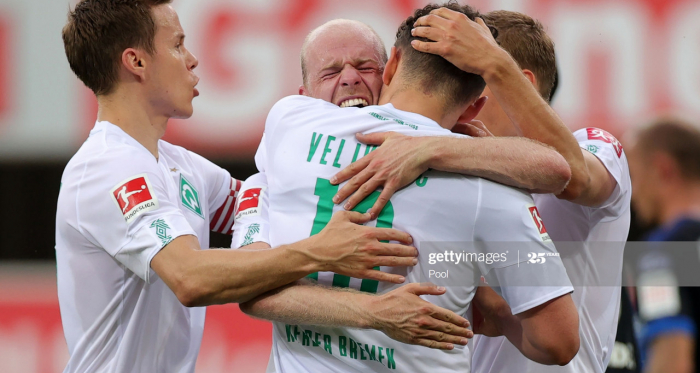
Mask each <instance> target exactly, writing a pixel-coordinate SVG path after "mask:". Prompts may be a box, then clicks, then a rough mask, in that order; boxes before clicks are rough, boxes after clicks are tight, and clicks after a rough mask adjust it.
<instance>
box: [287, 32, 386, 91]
mask: <svg viewBox="0 0 700 373" xmlns="http://www.w3.org/2000/svg"><path fill="white" fill-rule="evenodd" d="M334 26H351V27H356V28H357V29H358V30H359V29H365V30H364V31H366V32H368V33H369V35H371V38H372V39H373V40H372V43H373V44H374V45H373V46H374V48H375V49H376V50H377V55H378V56H379V61H377V62H379V67H380V69H381V70H382V71H383V70H384V66H385V65H386V61H387V60H388V59H389V57H388V56H387V54H386V47H385V46H384V42H383V41H382V38H381V37H379V34H377V31H375V30H374V29H373V28H372V26H370V25H368V24H366V23H362V22H360V21H355V20H351V19H334V20H331V21H328V22H326V23H324V24H322V25H321V26H318V27H316V28H315V29H313V30H312V31H311V32H310V33H309V34H308V35H306V38H305V39H304V44H302V46H301V78H302V82H303V83H304V86H305V87H308V86H307V83H308V79H309V70H308V69H307V68H306V50H307V49H308V48H309V45H310V44H311V43H313V41H314V39H315V38H316V36H318V34H319V33H320V32H322V31H324V30H326V29H328V28H329V27H334Z"/></svg>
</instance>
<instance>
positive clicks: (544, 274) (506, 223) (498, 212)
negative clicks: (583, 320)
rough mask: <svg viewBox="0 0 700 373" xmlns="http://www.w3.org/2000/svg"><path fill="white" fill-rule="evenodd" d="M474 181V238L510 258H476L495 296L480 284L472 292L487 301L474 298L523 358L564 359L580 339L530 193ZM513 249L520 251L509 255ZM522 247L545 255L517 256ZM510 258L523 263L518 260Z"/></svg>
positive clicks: (565, 281)
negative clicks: (477, 185) (485, 261)
mask: <svg viewBox="0 0 700 373" xmlns="http://www.w3.org/2000/svg"><path fill="white" fill-rule="evenodd" d="M480 183H481V184H482V185H481V187H480V191H481V192H480V196H481V198H480V204H479V208H478V210H477V211H476V212H475V213H476V214H477V215H476V216H477V220H476V224H475V227H474V241H475V242H478V243H480V245H481V246H479V247H483V250H486V252H494V253H501V254H502V253H504V252H509V254H507V255H510V258H511V259H509V260H508V261H506V262H499V263H496V262H494V263H493V264H483V263H480V264H479V268H480V270H481V273H483V274H484V277H485V278H486V280H487V282H488V283H489V284H491V285H492V286H497V287H498V289H499V290H500V296H498V294H496V293H495V292H493V291H492V290H491V289H490V288H488V287H484V288H483V289H482V288H480V289H479V291H478V292H477V296H481V298H482V299H483V298H484V294H486V295H491V297H489V298H487V299H488V300H490V303H489V302H485V301H481V302H479V299H477V300H476V301H475V304H476V305H477V306H478V307H479V310H480V311H481V312H482V314H485V315H487V317H486V318H487V319H491V320H493V321H494V322H495V323H496V325H498V328H497V329H498V331H499V333H498V334H502V335H504V336H506V338H508V340H509V341H510V342H511V343H513V345H514V346H515V347H517V348H518V349H519V350H520V352H521V353H522V354H523V355H525V356H526V357H527V358H529V359H531V360H533V361H536V362H538V363H541V364H548V365H552V364H557V365H565V364H567V363H568V362H569V361H570V360H571V359H573V357H574V356H575V355H576V353H577V352H578V349H579V343H580V341H579V333H578V331H579V319H578V312H577V310H576V307H575V305H574V303H573V300H572V299H571V295H570V293H571V292H572V291H573V287H572V286H571V281H570V280H569V278H568V275H567V274H566V269H565V268H564V265H563V263H562V261H561V258H560V257H559V256H557V255H556V254H557V252H556V248H555V247H554V245H553V244H552V241H551V239H550V238H549V236H548V234H547V232H546V228H545V227H544V224H543V222H542V220H541V218H540V217H539V212H538V211H537V208H536V207H535V206H534V203H533V200H532V197H531V196H529V195H528V194H527V193H525V192H523V191H520V190H516V189H513V188H509V187H506V186H503V185H500V184H495V183H491V182H488V181H485V180H481V181H480ZM504 232H507V233H505V234H504ZM518 250H519V251H520V252H521V253H520V254H519V256H517V257H514V256H515V255H516V254H515V252H516V251H518ZM527 252H534V253H537V254H538V256H541V257H542V258H546V259H545V260H542V261H541V262H539V263H535V264H533V263H527V261H526V259H522V258H525V253H527ZM539 254H541V255H539ZM550 254H551V255H550ZM516 258H517V259H518V260H521V261H523V263H520V264H518V260H516ZM484 291H486V293H484ZM493 296H496V297H493ZM500 297H502V299H501V298H500Z"/></svg>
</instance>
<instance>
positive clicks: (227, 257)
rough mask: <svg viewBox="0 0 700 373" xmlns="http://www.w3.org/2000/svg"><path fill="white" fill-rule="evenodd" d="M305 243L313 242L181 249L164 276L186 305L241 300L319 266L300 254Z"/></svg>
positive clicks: (318, 268) (291, 280)
mask: <svg viewBox="0 0 700 373" xmlns="http://www.w3.org/2000/svg"><path fill="white" fill-rule="evenodd" d="M307 245H313V242H311V238H310V239H306V240H302V241H299V242H297V243H294V244H290V245H284V246H280V247H277V248H275V249H267V250H244V249H241V250H226V249H210V250H197V251H194V252H189V253H187V252H184V253H183V256H182V258H176V259H179V260H171V261H170V263H176V262H179V263H181V264H180V265H179V266H180V268H178V269H176V270H171V271H169V273H175V274H176V275H175V276H171V277H170V278H169V279H167V280H166V279H164V280H165V281H166V283H168V285H169V286H170V288H171V289H173V291H174V292H175V294H176V295H177V296H178V299H180V301H181V302H182V303H183V304H184V305H186V306H190V307H193V306H206V305H211V304H223V303H231V302H245V301H247V300H250V299H252V298H255V297H256V296H258V295H260V294H262V293H264V292H267V291H270V290H272V289H275V288H278V287H280V286H284V285H286V284H289V283H291V282H293V281H296V280H298V279H300V278H302V277H304V276H306V275H308V274H310V273H313V272H317V271H319V270H322V268H321V265H320V264H319V263H317V262H316V261H315V260H313V259H312V258H309V256H308V255H305V254H304V252H305V249H306V246H307ZM176 255H177V254H176ZM154 269H155V267H154Z"/></svg>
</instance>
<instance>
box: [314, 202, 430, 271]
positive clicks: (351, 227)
mask: <svg viewBox="0 0 700 373" xmlns="http://www.w3.org/2000/svg"><path fill="white" fill-rule="evenodd" d="M370 220H371V217H370V216H369V214H361V213H359V212H354V211H339V212H337V213H335V214H334V215H333V217H332V218H331V220H330V222H328V225H326V227H325V228H323V230H321V232H319V234H317V235H315V236H312V237H310V238H309V239H310V240H312V241H313V242H314V243H315V244H312V245H310V246H309V249H308V251H307V252H306V254H308V255H309V256H311V258H312V260H314V261H316V262H317V263H320V265H321V268H320V269H319V270H320V271H330V272H335V273H339V274H341V275H346V276H350V277H356V278H367V279H372V280H379V281H387V282H392V283H396V284H401V283H403V282H404V281H405V280H406V279H405V278H404V277H403V276H401V275H397V274H391V273H386V272H381V271H379V270H375V269H374V267H379V266H390V267H395V266H397V267H405V266H410V267H412V266H414V265H416V264H417V263H418V259H416V257H417V256H418V250H417V249H416V248H415V247H413V246H407V245H410V244H411V243H413V238H411V236H410V235H409V234H408V233H405V232H401V231H398V230H396V229H390V228H374V227H366V226H364V225H360V224H364V223H366V222H368V221H370ZM380 241H398V242H400V243H404V244H406V245H403V244H397V243H384V242H380Z"/></svg>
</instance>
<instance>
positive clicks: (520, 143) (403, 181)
mask: <svg viewBox="0 0 700 373" xmlns="http://www.w3.org/2000/svg"><path fill="white" fill-rule="evenodd" d="M357 137H358V139H359V140H360V141H362V142H365V143H368V144H373V145H381V146H380V147H379V148H377V150H375V151H373V152H371V153H370V154H368V155H366V156H364V157H363V158H361V159H360V160H358V161H357V162H355V163H353V164H351V165H350V166H348V167H346V168H345V169H344V170H342V171H341V172H339V173H338V174H336V175H335V176H334V178H333V179H331V182H332V183H334V184H339V183H342V182H343V181H345V180H348V179H350V180H349V181H348V182H347V183H346V184H345V185H344V186H343V187H342V188H341V189H340V190H339V191H338V195H337V196H336V198H335V199H334V202H335V203H340V202H341V201H343V200H345V199H346V198H347V197H348V196H350V198H349V199H348V201H347V205H346V206H345V208H346V209H351V208H353V207H354V206H355V205H357V204H358V203H359V202H360V201H362V200H363V199H364V198H365V197H366V196H367V195H369V194H370V193H372V192H373V191H374V190H376V189H377V188H379V187H383V190H382V193H381V195H380V196H379V198H378V199H377V202H376V204H375V205H374V207H373V208H372V211H381V209H382V208H383V207H384V205H385V204H386V203H387V201H388V200H389V199H390V198H391V196H392V195H393V194H394V193H395V192H396V191H397V190H399V189H400V188H403V187H404V186H406V185H408V184H410V183H412V182H413V181H414V180H415V179H416V178H418V176H420V174H422V173H423V172H425V171H426V170H428V169H429V168H430V169H435V170H439V171H445V172H455V173H461V174H465V175H472V176H478V177H483V178H486V179H490V180H493V181H496V182H499V183H503V184H506V185H511V186H515V187H518V188H522V189H526V190H528V191H531V192H536V193H558V192H561V191H562V190H563V189H564V187H565V186H566V183H567V182H568V181H569V177H570V176H571V170H570V169H569V166H568V164H567V163H566V160H565V159H564V157H562V156H561V155H560V154H559V153H558V152H557V151H556V150H554V149H552V148H550V147H548V146H543V145H542V144H539V143H537V142H535V141H532V140H529V139H524V138H517V137H503V138H496V137H483V138H477V139H470V138H458V137H445V136H440V137H412V136H405V135H401V134H398V133H390V132H389V133H371V134H365V135H358V136H357ZM353 193H354V194H353Z"/></svg>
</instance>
